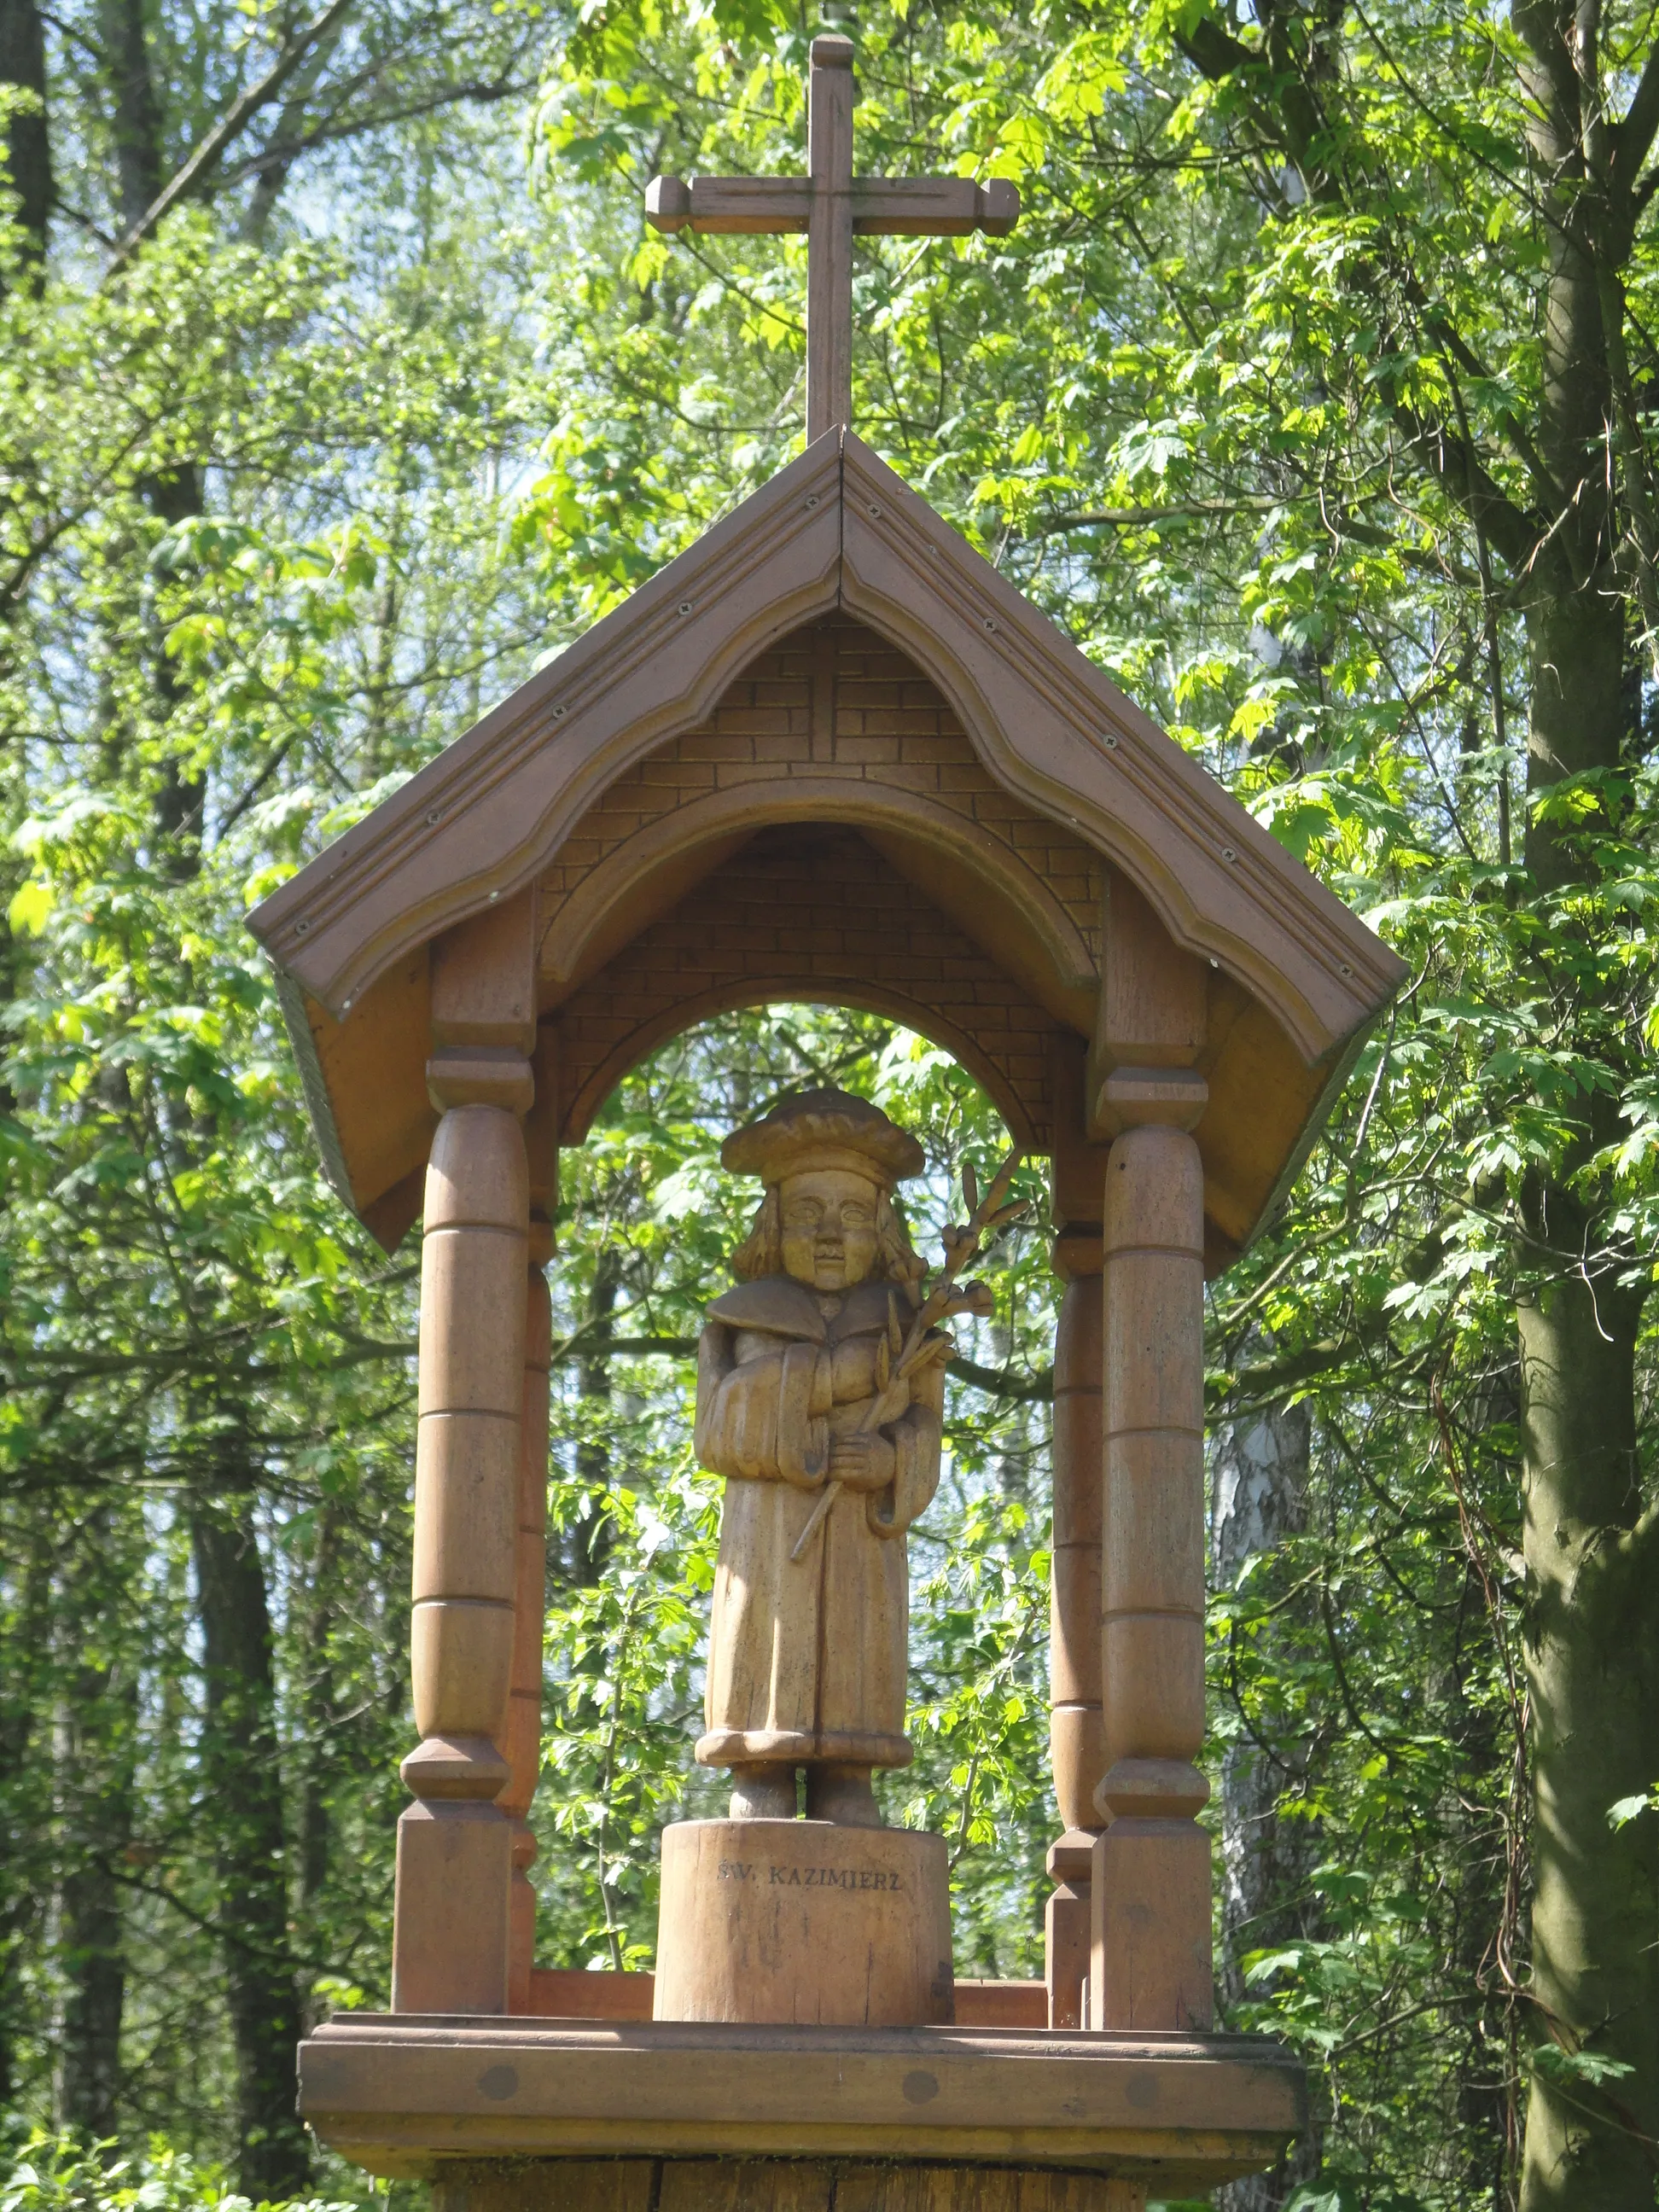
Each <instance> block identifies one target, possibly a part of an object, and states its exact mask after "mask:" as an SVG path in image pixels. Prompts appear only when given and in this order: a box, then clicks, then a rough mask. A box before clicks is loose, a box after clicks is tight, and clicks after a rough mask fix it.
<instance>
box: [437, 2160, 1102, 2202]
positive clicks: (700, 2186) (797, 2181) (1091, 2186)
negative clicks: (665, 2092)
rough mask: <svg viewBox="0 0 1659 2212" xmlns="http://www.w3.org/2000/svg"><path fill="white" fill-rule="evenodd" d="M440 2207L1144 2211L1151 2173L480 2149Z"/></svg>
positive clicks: (440, 2198) (454, 2175)
mask: <svg viewBox="0 0 1659 2212" xmlns="http://www.w3.org/2000/svg"><path fill="white" fill-rule="evenodd" d="M432 2201H433V2205H434V2208H435V2212H1143V2208H1144V2207H1145V2205H1146V2185H1145V2184H1144V2183H1141V2182H1135V2181H1121V2180H1113V2179H1109V2177H1108V2176H1106V2175H1105V2174H1101V2173H1064V2172H1054V2171H1049V2170H1043V2169H1038V2170H1036V2171H1033V2170H1031V2169H1030V2168H1021V2167H1017V2166H900V2165H890V2164H878V2163H876V2162H875V2161H874V2160H868V2159H781V2158H780V2159H735V2158H719V2159H715V2158H698V2159H690V2158H677V2159H654V2158H614V2159H581V2158H571V2159H537V2160H516V2159H515V2160H495V2159H490V2160H478V2161H477V2162H475V2163H471V2164H461V2165H457V2166H447V2167H446V2168H445V2169H444V2172H443V2173H442V2175H441V2177H440V2178H439V2179H437V2180H436V2181H435V2182H434V2184H433V2189H432Z"/></svg>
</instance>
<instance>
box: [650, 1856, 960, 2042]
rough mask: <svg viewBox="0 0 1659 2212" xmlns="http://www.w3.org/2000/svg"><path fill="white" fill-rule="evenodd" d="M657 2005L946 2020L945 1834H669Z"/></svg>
mask: <svg viewBox="0 0 1659 2212" xmlns="http://www.w3.org/2000/svg"><path fill="white" fill-rule="evenodd" d="M653 2009H654V2011H655V2014H656V2017H657V2018H658V2019H659V2020H661V2021H793V2022H801V2023H805V2024H809V2025H817V2026H823V2027H926V2026H927V2025H929V2024H931V2023H935V2022H939V2023H943V2022H946V2021H950V2019H951V1904H950V1876H949V1871H948V1868H947V1863H946V1858H945V1842H944V1838H942V1837H939V1836H924V1835H918V1834H917V1833H916V1832H915V1831H914V1830H912V1829H908V1828H842V1827H836V1826H833V1825H832V1824H831V1823H830V1822H829V1821H828V1820H681V1821H678V1822H676V1823H675V1824H674V1825H673V1826H671V1827H667V1828H665V1829H664V1830H663V1837H662V1904H661V1911H660V1919H659V1929H658V1935H657V1981H656V1990H655V2000H654V2007H653Z"/></svg>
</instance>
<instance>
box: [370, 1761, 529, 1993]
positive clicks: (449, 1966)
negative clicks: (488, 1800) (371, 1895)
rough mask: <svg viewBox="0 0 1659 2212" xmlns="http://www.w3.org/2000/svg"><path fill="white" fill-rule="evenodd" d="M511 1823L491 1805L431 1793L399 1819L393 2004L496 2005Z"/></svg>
mask: <svg viewBox="0 0 1659 2212" xmlns="http://www.w3.org/2000/svg"><path fill="white" fill-rule="evenodd" d="M512 1881H513V1823H512V1821H511V1820H508V1818H507V1814H505V1813H503V1812H502V1811H501V1808H500V1807H499V1806H497V1805H486V1804H479V1803H478V1802H476V1800H475V1801H474V1802H471V1803H470V1804H469V1803H467V1802H465V1801H463V1802H459V1803H457V1802H453V1801H450V1802H444V1801H439V1802H436V1803H433V1804H415V1805H411V1806H410V1807H409V1808H408V1809H407V1811H406V1812H405V1813H404V1814H403V1817H402V1818H401V1819H400V1820H399V1821H398V1887H397V1895H396V1901H395V1903H394V1905H393V1906H392V2010H393V2012H445V2013H504V2012H506V2010H507V1994H508V1991H507V1940H508V1929H507V1922H508V1917H509V1910H510V1908H509V1898H510V1894H511V1887H512Z"/></svg>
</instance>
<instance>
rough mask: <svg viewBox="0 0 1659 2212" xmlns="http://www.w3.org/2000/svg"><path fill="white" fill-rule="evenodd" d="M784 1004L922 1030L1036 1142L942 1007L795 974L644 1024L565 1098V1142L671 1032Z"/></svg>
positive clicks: (734, 986) (1011, 1098)
mask: <svg viewBox="0 0 1659 2212" xmlns="http://www.w3.org/2000/svg"><path fill="white" fill-rule="evenodd" d="M786 1005H794V1006H852V1007H854V1008H856V1009H857V1010H858V1011H859V1012H860V1013H867V1014H884V1015H885V1016H886V1017H887V1018H889V1019H890V1020H891V1021H896V1022H902V1024H904V1026H905V1028H906V1029H910V1030H915V1032H916V1034H917V1035H918V1036H925V1037H926V1038H927V1041H928V1042H929V1043H930V1044H936V1045H938V1046H939V1048H940V1050H941V1051H943V1052H948V1053H949V1054H950V1055H951V1059H952V1060H957V1061H958V1062H959V1063H960V1064H961V1066H963V1067H964V1068H966V1070H967V1071H968V1073H969V1075H971V1076H972V1077H973V1079H974V1080H975V1083H977V1084H978V1085H979V1086H980V1088H981V1090H982V1091H984V1092H985V1095H986V1097H987V1098H989V1100H990V1101H991V1103H992V1104H993V1105H994V1107H995V1108H996V1109H997V1111H998V1113H999V1114H1000V1115H1001V1116H1002V1119H1003V1121H1004V1122H1005V1123H1006V1127H1007V1129H1008V1132H1009V1134H1010V1135H1011V1136H1012V1138H1013V1139H1014V1141H1015V1143H1016V1144H1018V1146H1020V1147H1021V1148H1022V1150H1025V1151H1030V1150H1034V1149H1036V1148H1037V1147H1038V1142H1039V1136H1038V1132H1037V1131H1036V1129H1035V1128H1034V1127H1033V1126H1032V1121H1031V1116H1030V1112H1029V1111H1028V1110H1027V1108H1026V1106H1025V1104H1024V1102H1023V1101H1022V1100H1021V1099H1020V1098H1019V1097H1018V1096H1017V1095H1016V1094H1015V1092H1014V1091H1013V1090H1012V1087H1011V1086H1010V1085H1009V1084H1008V1083H1007V1082H1006V1079H1004V1077H1003V1076H1002V1074H1001V1073H1000V1071H999V1070H998V1069H997V1068H996V1067H995V1066H994V1065H993V1064H992V1062H991V1061H990V1060H989V1059H987V1056H986V1054H985V1053H984V1052H983V1051H982V1050H981V1048H980V1047H979V1045H978V1044H977V1042H975V1039H974V1038H973V1037H971V1036H969V1034H968V1033H967V1031H966V1030H962V1029H959V1028H957V1025H956V1024H955V1023H954V1022H951V1021H950V1020H948V1019H947V1018H945V1016H944V1015H943V1014H942V1013H941V1012H939V1009H938V1007H936V1006H923V1005H921V1003H920V1002H919V1001H918V1000H912V999H907V998H906V997H905V996H904V995H903V994H902V993H901V992H897V991H890V990H884V989H883V988H882V987H880V986H879V985H876V984H856V985H846V986H841V987H837V988H836V990H835V991H833V992H826V991H825V990H824V988H823V985H822V983H819V982H817V981H814V979H813V978H811V977H810V976H801V975H775V976H757V977H756V978H755V979H754V980H753V981H744V982H740V983H726V984H720V985H716V986H715V987H714V988H713V989H711V990H709V991H707V992H704V993H702V994H699V995H698V996H697V997H696V998H695V999H692V1000H686V1001H684V1002H683V1003H682V1004H680V1005H678V1006H672V1007H669V1008H666V1009H665V1011H664V1012H662V1013H661V1014H659V1015H658V1016H657V1017H656V1018H654V1019H653V1020H651V1021H648V1022H645V1023H642V1024H641V1026H640V1027H639V1028H638V1029H637V1030H635V1031H634V1032H633V1034H632V1035H631V1036H629V1038H628V1039H627V1040H626V1042H624V1043H623V1045H622V1046H620V1047H619V1048H617V1050H616V1051H615V1052H613V1053H612V1054H611V1055H610V1056H609V1057H608V1058H607V1059H606V1060H605V1062H604V1063H603V1065H602V1066H600V1067H599V1068H598V1069H597V1070H595V1072H594V1073H593V1074H592V1075H591V1076H590V1077H589V1078H588V1079H587V1080H586V1082H584V1083H583V1084H582V1085H581V1086H580V1089H579V1090H578V1091H576V1092H575V1094H574V1097H571V1098H570V1099H569V1100H568V1102H567V1103H566V1104H565V1107H564V1114H563V1129H562V1141H563V1143H565V1144H567V1145H580V1144H582V1143H583V1142H585V1141H586V1137H587V1133H588V1132H589V1130H590V1129H591V1128H592V1126H593V1122H594V1120H595V1117H596V1116H597V1115H598V1114H599V1109H600V1108H601V1107H602V1106H603V1105H604V1103H605V1100H606V1099H607V1098H608V1097H610V1096H611V1092H612V1091H614V1090H615V1089H616V1087H617V1085H618V1084H619V1083H621V1082H622V1081H623V1079H624V1078H625V1077H627V1076H628V1075H629V1073H631V1072H632V1071H633V1070H634V1069H635V1067H637V1066H639V1065H640V1063H641V1060H647V1059H648V1058H649V1057H650V1055H651V1054H652V1053H653V1052H654V1051H656V1049H657V1048H658V1047H659V1045H663V1044H666V1043H667V1042H668V1041H669V1039H670V1038H671V1037H675V1036H684V1034H685V1032H686V1031H687V1030H694V1029H696V1026H697V1025H698V1024H699V1023H700V1022H706V1021H710V1020H712V1019H713V1018H714V1017H715V1016H716V1015H718V1014H732V1013H738V1012H743V1011H744V1009H746V1008H748V1007H751V1006H786Z"/></svg>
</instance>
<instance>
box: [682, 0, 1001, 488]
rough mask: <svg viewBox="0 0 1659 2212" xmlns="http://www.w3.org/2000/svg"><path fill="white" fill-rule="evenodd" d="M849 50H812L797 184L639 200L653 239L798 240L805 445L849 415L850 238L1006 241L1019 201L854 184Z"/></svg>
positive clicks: (717, 182)
mask: <svg viewBox="0 0 1659 2212" xmlns="http://www.w3.org/2000/svg"><path fill="white" fill-rule="evenodd" d="M854 98H855V88H854V82H853V42H852V40H850V39H845V38H841V37H839V36H836V35H835V34H833V33H832V34H830V35H829V36H826V37H823V38H818V39H814V40H813V41H812V68H811V76H809V78H808V80H807V95H806V147H807V164H806V166H807V169H808V172H809V173H808V174H807V175H805V176H804V177H693V178H692V179H691V181H690V184H687V183H685V182H684V180H683V179H681V178H679V177H653V179H652V180H651V183H650V185H648V186H647V191H646V195H645V216H646V221H647V222H648V223H649V224H650V225H651V227H652V228H653V230H666V231H676V230H701V231H711V232H727V233H730V232H733V231H802V230H804V231H805V233H806V442H807V444H808V445H809V446H810V445H811V442H812V441H813V440H814V439H815V438H820V437H822V436H823V433H824V432H825V431H826V430H830V429H834V428H836V427H837V426H838V425H841V426H847V427H850V425H851V422H852V417H853V235H854V232H855V231H856V232H861V233H863V234H866V235H870V234H876V235H880V236H884V237H888V238H963V237H965V236H966V235H967V234H968V233H969V231H975V230H983V231H988V232H989V233H990V234H991V235H992V236H993V237H994V238H1006V236H1007V234H1008V233H1009V232H1010V231H1011V230H1012V228H1013V227H1014V225H1015V224H1016V223H1017V222H1018V220H1019V192H1018V188H1017V187H1016V186H1015V185H1012V184H1010V183H1008V182H1007V181H1006V179H1002V178H998V179H994V180H993V181H992V182H991V183H990V184H988V185H976V184H975V182H974V180H973V179H972V178H971V177H913V178H912V177H855V176H854V174H853V103H854Z"/></svg>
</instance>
